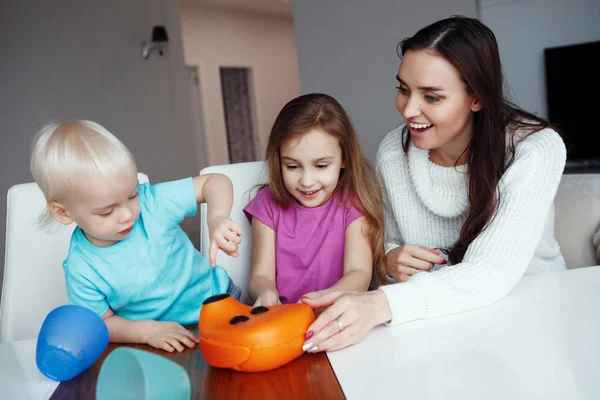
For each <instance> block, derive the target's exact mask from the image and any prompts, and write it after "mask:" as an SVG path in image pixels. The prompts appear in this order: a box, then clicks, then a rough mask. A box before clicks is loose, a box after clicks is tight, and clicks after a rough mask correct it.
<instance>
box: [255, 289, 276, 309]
mask: <svg viewBox="0 0 600 400" xmlns="http://www.w3.org/2000/svg"><path fill="white" fill-rule="evenodd" d="M279 304H281V301H279V294H277V293H275V292H273V291H272V290H265V291H263V292H262V293H261V294H259V295H258V297H257V299H256V301H255V302H254V307H258V306H263V307H269V306H277V305H279Z"/></svg>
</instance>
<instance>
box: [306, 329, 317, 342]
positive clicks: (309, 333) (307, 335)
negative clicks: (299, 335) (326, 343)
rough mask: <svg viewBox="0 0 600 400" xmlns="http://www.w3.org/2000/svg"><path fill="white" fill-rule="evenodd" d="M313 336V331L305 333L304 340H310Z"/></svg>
mask: <svg viewBox="0 0 600 400" xmlns="http://www.w3.org/2000/svg"><path fill="white" fill-rule="evenodd" d="M314 334H315V333H314V332H313V331H308V332H306V335H304V340H308V339H310V338H311V337H313V335H314Z"/></svg>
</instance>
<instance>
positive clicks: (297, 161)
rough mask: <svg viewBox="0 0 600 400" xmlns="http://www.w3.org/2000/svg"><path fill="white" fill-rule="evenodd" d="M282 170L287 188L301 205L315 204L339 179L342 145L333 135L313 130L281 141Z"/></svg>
mask: <svg viewBox="0 0 600 400" xmlns="http://www.w3.org/2000/svg"><path fill="white" fill-rule="evenodd" d="M279 156H280V159H281V174H282V177H283V183H284V185H285V188H286V190H287V191H288V192H289V193H290V194H291V195H292V196H294V198H295V199H296V200H297V201H298V202H299V203H300V204H302V205H303V206H304V207H318V206H321V205H323V204H325V203H326V202H327V200H329V199H330V198H331V196H332V195H333V193H334V191H335V188H336V187H337V184H338V182H339V180H340V170H341V169H342V168H343V167H344V166H343V164H342V149H341V147H340V144H339V142H338V140H337V138H335V137H334V136H332V135H329V134H327V133H325V132H322V131H320V130H312V131H310V132H308V133H306V134H304V135H301V136H298V137H293V138H291V139H289V140H287V141H285V142H283V144H282V145H281V148H280V150H279Z"/></svg>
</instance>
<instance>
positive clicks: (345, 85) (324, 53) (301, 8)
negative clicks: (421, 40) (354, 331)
mask: <svg viewBox="0 0 600 400" xmlns="http://www.w3.org/2000/svg"><path fill="white" fill-rule="evenodd" d="M292 4H293V8H294V24H295V29H296V43H297V47H298V60H299V71H300V85H301V90H302V92H303V93H307V92H325V93H328V94H330V95H332V96H334V97H335V98H336V99H337V100H338V101H339V102H340V103H341V104H342V106H344V108H345V109H346V111H347V112H348V113H349V114H350V117H351V118H352V120H353V122H354V124H355V127H356V129H357V131H358V135H359V137H360V140H361V146H362V150H363V152H364V153H365V155H366V156H367V157H368V158H369V159H371V160H372V161H374V160H375V155H376V152H377V147H378V146H379V142H380V141H381V139H382V138H383V136H385V134H386V133H387V132H389V131H390V130H391V129H393V128H395V127H396V126H398V125H399V124H400V123H401V122H402V118H401V117H400V114H399V113H398V111H397V110H396V108H395V105H394V104H395V102H394V99H395V97H396V88H395V87H396V80H395V76H396V72H397V70H398V66H399V59H398V57H397V55H396V45H397V43H398V42H399V41H400V40H401V39H403V38H404V37H406V36H411V35H413V34H414V33H416V31H417V30H419V29H420V28H422V27H424V26H425V25H428V24H430V23H432V22H434V21H436V20H438V19H442V18H445V17H448V16H450V15H453V14H463V15H467V16H472V17H475V16H476V15H477V14H476V0H404V1H398V0H373V1H368V2H367V1H364V0H327V1H321V0H298V1H294V2H293V3H292Z"/></svg>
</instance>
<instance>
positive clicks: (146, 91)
mask: <svg viewBox="0 0 600 400" xmlns="http://www.w3.org/2000/svg"><path fill="white" fill-rule="evenodd" d="M1 8H2V11H1V12H0V26H1V27H2V35H0V49H2V62H1V63H0V87H1V88H2V89H1V90H0V121H2V130H1V132H0V143H1V144H0V163H1V164H0V165H1V167H2V168H0V226H1V228H0V243H4V236H5V229H4V227H5V226H6V222H5V216H6V215H5V213H6V192H7V191H8V188H9V187H10V186H12V185H14V184H17V183H22V182H30V181H32V180H33V179H32V177H31V174H30V172H29V151H30V145H31V141H32V139H33V136H34V134H35V132H36V131H37V130H38V129H39V128H40V127H41V125H42V124H44V123H46V122H47V121H48V120H63V119H72V118H85V119H91V120H95V121H97V122H99V123H100V124H102V125H104V126H105V127H106V128H108V129H109V130H110V131H112V132H113V133H114V134H115V135H117V136H118V137H119V138H121V139H122V140H123V142H124V143H125V144H126V145H127V146H129V148H130V149H131V151H132V153H133V154H134V156H135V158H136V160H137V162H138V164H139V169H140V171H143V172H145V173H147V174H148V175H149V176H150V179H151V180H152V181H154V182H157V181H162V180H169V179H176V178H180V177H184V176H189V175H192V174H197V173H198V170H199V168H200V165H198V162H197V157H196V154H195V149H196V145H195V142H194V140H195V139H194V135H193V134H192V132H191V130H192V122H191V111H190V110H191V109H190V103H189V92H188V83H187V78H186V74H185V66H184V58H183V46H182V40H181V29H180V20H179V6H178V2H176V1H170V0H127V1H120V0H86V1H79V0H53V1H45V0H38V1H34V0H29V1H25V0H4V1H3V2H2V6H1ZM161 24H162V25H165V26H166V28H167V31H168V34H169V38H170V41H169V45H168V48H167V50H166V52H165V55H164V56H163V57H159V56H158V55H157V54H156V53H153V54H152V55H151V57H150V59H149V60H143V59H142V57H141V50H140V43H141V42H142V40H149V39H150V37H151V32H152V27H153V26H154V25H161ZM198 226H199V223H198V221H197V220H192V219H188V220H187V221H186V222H185V224H184V228H185V229H186V231H187V232H188V234H190V236H191V237H192V240H193V241H194V243H198V239H199V227H198ZM0 260H4V246H3V245H0ZM0 266H1V267H2V269H3V266H4V263H3V261H2V262H0ZM0 272H1V271H0ZM1 279H2V274H1V273H0V280H1Z"/></svg>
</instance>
